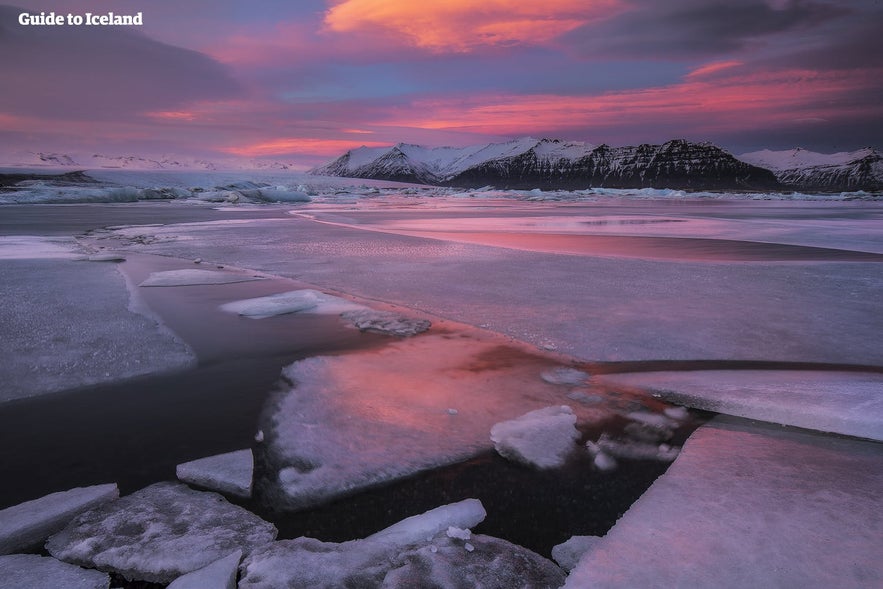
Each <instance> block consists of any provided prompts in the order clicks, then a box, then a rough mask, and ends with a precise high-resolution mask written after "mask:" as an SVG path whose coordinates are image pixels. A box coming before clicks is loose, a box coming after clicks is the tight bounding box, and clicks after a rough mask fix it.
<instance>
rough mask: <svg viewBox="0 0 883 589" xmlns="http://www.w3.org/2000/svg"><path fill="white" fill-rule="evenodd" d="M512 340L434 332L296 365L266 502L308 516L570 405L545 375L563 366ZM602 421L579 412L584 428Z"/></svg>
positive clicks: (485, 447) (283, 399)
mask: <svg viewBox="0 0 883 589" xmlns="http://www.w3.org/2000/svg"><path fill="white" fill-rule="evenodd" d="M502 341H505V340H502V339H501V338H498V337H497V336H494V335H492V334H486V333H481V332H469V335H467V334H466V333H460V334H453V335H452V334H425V335H421V336H420V337H417V338H412V339H406V340H400V341H396V342H393V343H391V344H388V345H386V346H384V347H383V348H379V349H372V350H366V351H361V352H358V353H350V354H345V355H339V356H333V357H330V356H329V357H315V358H308V359H306V360H302V361H299V362H295V363H294V364H292V365H291V366H289V367H287V368H286V369H285V370H284V371H283V376H284V378H286V379H287V380H288V381H290V382H291V383H293V384H292V388H291V389H290V390H288V391H282V392H280V393H279V394H278V396H277V397H276V398H275V399H272V400H271V401H270V406H269V407H268V411H267V412H266V416H265V418H264V420H265V422H264V423H262V424H261V429H262V430H263V431H264V433H265V446H264V449H263V451H264V452H266V455H265V456H263V458H265V459H266V460H265V463H266V465H267V469H266V470H265V471H264V472H265V474H263V475H262V476H261V477H260V478H259V479H258V480H257V481H256V484H258V485H260V486H261V490H262V491H263V495H264V497H265V499H266V500H268V501H269V502H270V503H272V505H273V507H274V508H277V509H301V508H304V507H309V506H314V505H318V504H320V503H323V502H326V501H329V500H331V499H333V498H337V497H341V496H344V495H350V494H353V493H354V492H356V491H358V490H359V489H363V488H366V487H370V486H375V485H379V484H382V483H385V482H389V481H392V480H396V479H400V478H404V477H406V476H410V475H412V474H414V473H417V472H420V471H423V470H428V469H431V468H435V467H440V466H444V465H448V464H454V463H457V462H460V461H463V460H466V459H469V458H471V457H474V456H476V455H478V454H480V453H482V452H487V451H491V450H492V449H493V445H492V442H491V440H490V431H491V428H492V427H493V426H494V424H496V423H498V422H500V421H505V420H507V419H512V418H515V417H518V416H520V415H523V414H524V413H526V412H528V411H531V410H534V409H539V408H542V407H547V406H550V405H555V404H559V403H560V398H561V396H562V395H561V388H560V386H558V385H552V384H549V383H546V382H544V381H543V380H541V379H540V378H539V377H538V375H539V373H540V372H541V371H542V370H545V369H548V368H551V367H553V366H554V365H555V362H554V361H552V360H550V359H548V358H545V357H542V356H540V355H534V354H533V353H529V352H527V351H526V350H527V348H526V346H525V347H517V346H514V345H508V344H507V345H504V344H502V343H501V342H502ZM452 408H455V410H454V411H451V409H452ZM600 411H601V409H599V408H595V407H583V406H579V407H576V408H574V413H575V414H576V416H577V417H576V419H577V420H580V419H591V420H595V419H597V415H598V413H599V412H600ZM570 427H571V428H572V427H573V426H572V425H571V426H570Z"/></svg>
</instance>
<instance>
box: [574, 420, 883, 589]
mask: <svg viewBox="0 0 883 589" xmlns="http://www.w3.org/2000/svg"><path fill="white" fill-rule="evenodd" d="M881 488H883V450H881V445H880V444H879V443H876V442H865V441H856V440H849V439H839V438H835V437H831V436H824V435H820V434H816V433H812V432H807V431H799V430H792V429H784V428H782V427H780V426H773V425H770V424H763V423H752V422H748V421H745V420H741V419H737V418H717V419H715V420H714V421H713V422H712V423H710V424H707V425H705V426H703V427H701V428H700V429H699V430H697V431H696V432H695V433H694V434H693V436H692V437H691V438H690V439H689V440H688V441H687V444H686V445H685V446H684V451H683V452H682V453H681V455H680V457H678V459H677V460H676V461H675V463H674V464H673V465H672V466H671V467H670V468H669V469H668V471H667V472H666V473H665V474H664V475H662V476H661V477H660V478H659V479H657V481H656V482H655V483H654V484H653V485H652V486H651V487H650V489H649V490H648V491H647V492H646V493H645V494H644V495H643V496H642V497H641V498H640V499H638V501H637V502H636V503H635V504H634V505H632V507H631V508H630V509H629V510H628V511H627V512H626V514H625V515H624V516H623V517H622V518H621V519H620V520H619V521H618V522H617V523H616V525H615V526H614V527H613V528H612V529H611V530H610V531H609V532H608V533H607V535H606V536H604V538H603V539H602V540H601V541H600V542H599V543H598V544H597V546H595V547H594V548H593V549H592V550H591V551H590V552H589V553H588V554H587V555H586V556H585V557H584V558H583V559H582V560H581V561H580V563H579V564H578V565H577V567H576V568H575V569H574V570H573V571H572V572H571V574H570V576H569V577H568V579H567V584H566V585H565V587H567V588H571V589H577V588H578V589H583V588H585V587H599V588H617V589H620V588H623V587H646V588H655V587H659V588H660V589H661V588H669V587H720V588H733V589H735V588H744V587H804V588H807V589H815V588H818V589H822V588H828V587H842V588H844V589H860V588H862V589H864V588H867V587H876V586H879V585H881V583H883V561H881V559H880V530H881V529H883V499H881V496H880V493H879V490H880V489H881Z"/></svg>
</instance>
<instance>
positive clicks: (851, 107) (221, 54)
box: [0, 0, 883, 166]
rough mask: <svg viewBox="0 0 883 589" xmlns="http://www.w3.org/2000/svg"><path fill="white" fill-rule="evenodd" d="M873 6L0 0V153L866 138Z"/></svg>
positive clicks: (769, 1) (870, 127) (876, 55)
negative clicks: (52, 21)
mask: <svg viewBox="0 0 883 589" xmlns="http://www.w3.org/2000/svg"><path fill="white" fill-rule="evenodd" d="M23 11H27V12H31V13H39V12H40V11H45V12H49V11H55V12H57V13H62V14H67V13H73V14H85V13H86V12H92V13H106V12H108V11H114V12H115V13H118V14H134V13H136V12H138V11H141V12H142V13H143V19H144V25H143V26H141V27H97V26H92V27H86V26H82V27H75V26H56V27H39V26H29V27H26V26H21V25H20V24H19V22H18V16H19V14H20V13H21V12H23ZM881 24H883V3H881V2H879V1H877V0H838V1H836V2H834V1H833V0H830V1H828V0H729V1H715V0H666V1H660V0H542V1H537V2H527V1H525V0H483V1H481V2H477V1H466V0H421V1H420V2H414V1H412V0H327V1H326V0H301V1H297V2H293V1H289V0H256V1H251V2H246V1H232V0H187V1H180V0H176V1H166V0H149V1H148V0H140V1H136V0H92V1H84V0H45V1H39V2H38V1H30V0H29V1H19V2H18V3H17V4H14V5H0V73H2V78H0V80H2V85H0V136H2V140H0V149H6V150H38V151H61V152H72V153H93V152H95V153H104V154H111V155H119V154H139V155H159V154H176V155H180V156H195V157H204V158H231V157H235V158H262V159H263V158H266V159H273V160H279V161H285V162H294V163H296V164H298V165H301V166H310V165H314V164H317V163H324V162H325V161H327V160H329V159H332V158H333V157H335V156H337V155H339V154H341V153H342V152H344V151H345V150H347V149H350V148H352V147H358V146H360V145H368V146H379V145H391V144H394V143H397V142H400V141H404V142H409V143H419V144H425V145H458V146H460V145H469V144H475V143H484V142H488V141H501V140H508V139H511V138H514V137H519V136H524V135H531V136H535V137H554V138H560V139H569V140H578V141H587V142H589V143H593V144H600V143H608V144H611V145H627V144H635V143H644V142H646V143H660V142H663V141H665V140H668V139H672V138H686V139H690V140H697V141H713V142H715V143H717V144H718V145H721V146H723V147H725V148H727V149H729V150H730V151H732V152H734V153H742V152H745V151H751V150H755V149H760V148H764V147H769V148H774V149H786V148H791V147H795V146H802V147H806V148H809V149H813V150H816V151H823V152H833V151H843V150H853V149H857V148H861V147H865V146H874V147H878V148H879V147H883V42H881V32H880V31H881Z"/></svg>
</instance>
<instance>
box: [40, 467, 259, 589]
mask: <svg viewBox="0 0 883 589" xmlns="http://www.w3.org/2000/svg"><path fill="white" fill-rule="evenodd" d="M275 538H276V528H275V526H273V525H272V524H269V523H267V522H265V521H263V520H262V519H260V518H259V517H258V516H256V515H254V514H252V513H250V512H248V511H246V510H244V509H242V508H241V507H237V506H235V505H231V504H230V503H228V502H227V501H226V500H225V499H224V498H223V497H221V496H220V495H218V494H217V493H208V492H201V491H194V490H192V489H189V488H188V487H187V486H186V485H183V484H181V483H156V484H154V485H151V486H149V487H147V488H145V489H142V490H140V491H138V492H136V493H133V494H132V495H129V496H127V497H123V498H122V499H119V500H117V501H114V502H113V503H111V504H109V505H106V506H103V507H99V508H97V509H93V510H92V511H88V512H86V513H84V514H82V515H80V516H79V517H77V518H76V519H74V520H73V521H72V522H71V523H70V524H69V525H68V526H67V527H66V528H65V529H64V530H62V531H61V532H59V533H57V534H55V535H54V536H52V537H50V538H49V541H48V542H47V543H46V549H47V550H48V551H49V553H50V554H52V555H53V556H54V557H56V558H58V559H59V560H63V561H65V562H70V563H73V564H79V565H81V566H88V567H92V568H100V569H102V570H107V571H112V572H115V573H117V574H120V575H122V576H124V577H125V578H127V579H130V580H134V579H138V580H144V581H150V582H153V583H170V582H171V581H173V580H175V579H176V578H177V577H180V576H181V575H183V574H185V573H189V572H191V571H194V570H196V569H199V568H202V567H204V566H206V565H208V564H210V563H212V562H214V561H216V560H219V559H221V558H224V557H226V556H228V555H229V554H230V553H232V552H233V551H235V550H242V551H243V553H248V552H250V551H251V550H253V549H255V548H257V547H259V546H262V545H264V544H267V543H268V542H272V541H273V540H274V539H275Z"/></svg>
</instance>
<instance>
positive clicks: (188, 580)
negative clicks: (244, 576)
mask: <svg viewBox="0 0 883 589" xmlns="http://www.w3.org/2000/svg"><path fill="white" fill-rule="evenodd" d="M241 560H242V551H241V550H236V551H235V552H233V553H232V554H230V555H229V556H225V557H224V558H222V559H220V560H216V561H215V562H213V563H211V564H207V565H205V566H204V567H202V568H201V569H196V570H195V571H192V572H189V573H187V574H185V575H181V576H180V577H178V578H177V579H175V580H174V581H172V582H171V583H170V584H169V586H168V588H167V589H236V576H237V574H238V573H239V561H241Z"/></svg>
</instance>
